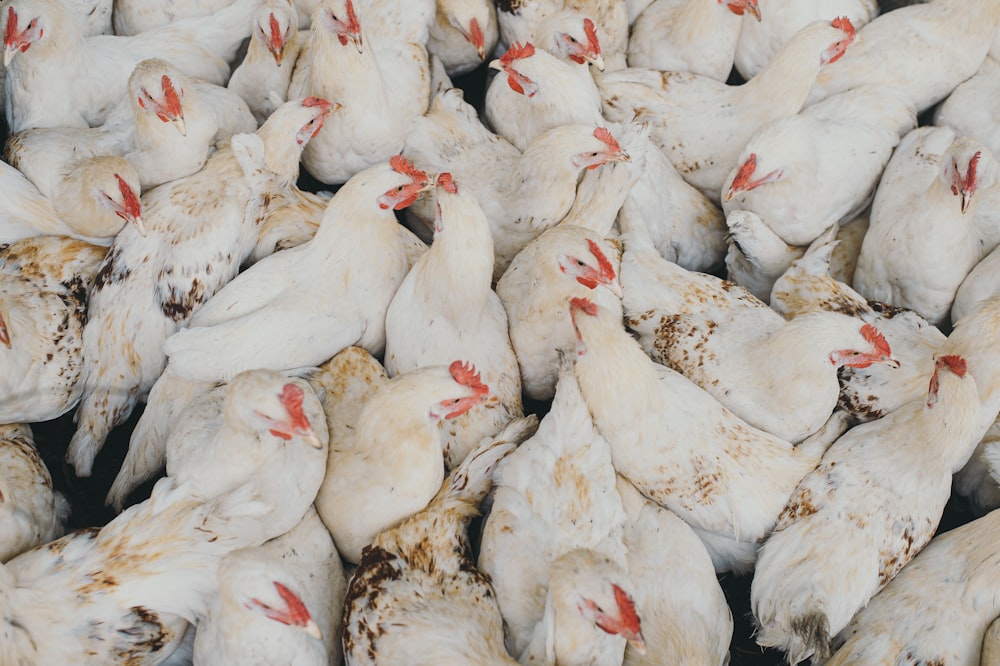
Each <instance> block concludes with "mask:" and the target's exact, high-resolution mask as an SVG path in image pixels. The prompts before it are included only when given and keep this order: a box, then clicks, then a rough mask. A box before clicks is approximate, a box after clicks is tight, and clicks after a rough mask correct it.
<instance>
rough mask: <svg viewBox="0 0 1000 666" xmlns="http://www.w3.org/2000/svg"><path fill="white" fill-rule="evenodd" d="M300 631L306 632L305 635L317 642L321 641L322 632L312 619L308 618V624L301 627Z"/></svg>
mask: <svg viewBox="0 0 1000 666" xmlns="http://www.w3.org/2000/svg"><path fill="white" fill-rule="evenodd" d="M302 631H304V632H306V634H307V635H309V636H312V637H313V638H315V639H316V640H318V641H321V640H323V631H322V630H321V629H320V628H319V625H318V624H316V620H313V619H312V618H309V622H307V623H306V625H305V626H304V627H302Z"/></svg>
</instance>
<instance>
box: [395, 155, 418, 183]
mask: <svg viewBox="0 0 1000 666" xmlns="http://www.w3.org/2000/svg"><path fill="white" fill-rule="evenodd" d="M389 166H391V167H392V169H393V171H395V172H396V173H401V174H403V175H404V176H409V177H410V178H411V179H412V180H413V182H415V183H421V182H427V172H425V171H421V170H420V169H418V168H417V167H415V166H413V162H411V161H410V160H408V159H406V158H405V157H404V156H403V155H402V154H399V155H393V156H392V157H391V158H389Z"/></svg>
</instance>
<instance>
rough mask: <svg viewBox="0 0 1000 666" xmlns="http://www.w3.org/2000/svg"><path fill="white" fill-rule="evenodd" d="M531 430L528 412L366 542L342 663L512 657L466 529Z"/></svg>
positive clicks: (480, 662)
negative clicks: (425, 500)
mask: <svg viewBox="0 0 1000 666" xmlns="http://www.w3.org/2000/svg"><path fill="white" fill-rule="evenodd" d="M533 431H534V419H533V418H531V417H528V418H523V419H516V420H514V421H512V422H511V423H510V424H509V425H508V426H507V427H506V428H505V429H504V431H503V432H502V433H501V435H500V436H499V437H497V438H495V439H492V440H486V441H485V442H484V443H483V444H482V445H481V446H479V447H477V449H476V450H474V451H473V452H472V453H471V454H470V455H469V457H468V458H466V459H465V460H464V461H463V462H462V464H461V465H460V466H459V467H457V468H455V469H454V470H453V471H452V472H451V474H450V475H449V477H448V478H447V479H446V480H445V481H444V483H443V484H441V487H440V490H439V491H438V492H437V495H436V496H435V497H434V499H433V500H431V502H430V504H429V505H428V506H427V508H426V509H424V510H422V511H420V512H419V513H417V514H416V515H414V516H412V517H410V518H408V519H406V520H405V521H403V522H402V523H400V524H399V525H397V526H395V527H392V528H390V529H388V530H386V531H384V532H382V533H381V534H379V535H378V537H377V538H376V540H375V542H374V543H373V544H372V545H371V546H369V547H368V548H367V549H365V552H364V555H363V557H362V560H361V562H360V564H359V565H358V568H357V569H356V570H355V572H354V575H353V576H352V577H351V581H350V585H349V587H348V591H347V607H346V608H345V609H344V657H345V661H346V663H347V664H352V665H357V666H360V665H362V664H384V665H386V666H389V665H392V664H407V665H408V666H422V665H424V664H427V665H430V664H433V665H434V666H440V665H441V664H468V665H469V666H485V665H487V664H490V665H504V666H514V665H515V664H517V662H516V661H515V660H514V659H512V658H511V657H510V656H509V655H508V654H507V651H506V649H505V648H504V629H503V620H502V618H501V617H500V609H499V608H498V607H497V603H496V599H495V598H494V595H493V589H492V588H491V586H490V582H489V579H488V578H487V577H486V576H484V575H483V574H482V573H480V572H479V571H478V570H477V569H476V568H475V566H474V564H473V562H472V559H471V554H470V552H469V539H468V536H467V534H466V530H467V529H468V523H469V521H470V520H471V519H472V518H473V517H474V516H475V515H476V514H477V513H478V506H479V503H480V502H481V501H482V499H483V497H484V496H485V495H486V493H487V492H488V491H489V488H490V475H491V473H492V470H493V468H494V467H495V466H496V464H497V462H498V461H499V460H500V459H502V458H503V456H504V455H506V454H507V453H509V452H510V451H511V450H513V449H514V448H515V447H516V446H517V445H518V444H519V443H520V442H522V441H524V440H525V439H526V438H528V437H530V436H531V434H532V432H533Z"/></svg>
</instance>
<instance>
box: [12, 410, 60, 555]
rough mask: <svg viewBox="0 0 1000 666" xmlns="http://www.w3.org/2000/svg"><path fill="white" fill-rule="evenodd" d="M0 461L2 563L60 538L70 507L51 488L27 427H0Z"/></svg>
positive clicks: (46, 469)
mask: <svg viewBox="0 0 1000 666" xmlns="http://www.w3.org/2000/svg"><path fill="white" fill-rule="evenodd" d="M0 461H2V462H0V469H2V470H3V471H2V472H0V562H6V561H7V560H9V559H11V558H12V557H14V556H16V555H20V554H21V553H23V552H25V551H26V550H31V549H32V548H34V547H35V546H40V545H42V544H44V543H48V542H50V541H53V540H55V539H57V538H58V537H61V536H62V535H63V534H64V533H65V525H66V519H67V518H69V513H70V505H69V503H68V502H67V501H66V498H65V497H63V495H62V493H60V492H57V491H55V490H53V489H52V475H51V474H50V473H49V470H48V468H47V467H46V466H45V462H44V461H43V460H42V457H41V455H39V453H38V449H36V448H35V442H34V438H33V437H32V433H31V428H30V427H28V426H27V425H25V424H21V423H11V424H10V425H0Z"/></svg>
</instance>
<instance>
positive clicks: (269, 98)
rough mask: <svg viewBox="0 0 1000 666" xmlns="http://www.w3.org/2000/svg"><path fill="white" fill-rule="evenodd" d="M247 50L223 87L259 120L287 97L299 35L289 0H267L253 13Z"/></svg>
mask: <svg viewBox="0 0 1000 666" xmlns="http://www.w3.org/2000/svg"><path fill="white" fill-rule="evenodd" d="M253 25H254V28H253V32H252V33H251V34H250V44H249V45H248V46H247V54H246V57H245V58H244V59H243V62H242V63H240V65H239V67H237V68H236V69H234V70H233V75H232V76H231V77H230V78H229V83H228V84H227V87H228V88H229V89H230V90H232V91H233V92H235V93H237V94H238V95H239V96H240V97H242V98H243V101H244V102H246V103H247V105H248V106H249V107H250V110H251V111H252V112H253V115H254V118H256V119H257V122H258V123H263V122H264V121H265V120H266V119H267V117H268V116H270V115H271V114H272V113H274V110H275V109H276V108H278V106H280V105H281V104H282V103H284V102H285V100H286V99H287V97H288V86H289V84H290V83H291V81H292V71H293V70H294V69H295V61H296V60H297V59H298V57H299V51H300V50H301V48H302V42H303V41H304V39H303V38H300V37H299V19H298V15H297V14H296V13H295V7H293V6H292V2H291V0H267V1H266V2H265V4H264V5H263V6H262V7H261V8H260V9H258V10H257V13H256V14H254V23H253Z"/></svg>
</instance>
